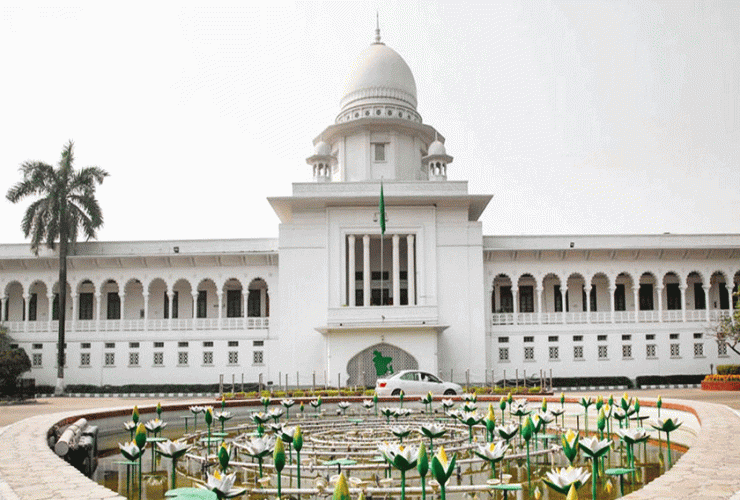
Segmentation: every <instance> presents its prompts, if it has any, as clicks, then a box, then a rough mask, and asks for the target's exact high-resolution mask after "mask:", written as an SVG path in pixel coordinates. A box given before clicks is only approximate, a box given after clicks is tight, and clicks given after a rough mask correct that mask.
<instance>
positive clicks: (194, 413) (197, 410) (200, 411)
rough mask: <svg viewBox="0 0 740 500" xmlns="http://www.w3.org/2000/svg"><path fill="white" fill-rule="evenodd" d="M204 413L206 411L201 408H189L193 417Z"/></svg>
mask: <svg viewBox="0 0 740 500" xmlns="http://www.w3.org/2000/svg"><path fill="white" fill-rule="evenodd" d="M205 411H206V409H205V408H203V407H202V406H191V407H190V412H191V413H192V414H193V415H197V414H198V413H204V412H205Z"/></svg>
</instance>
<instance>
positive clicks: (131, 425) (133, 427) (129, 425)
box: [123, 420, 136, 431]
mask: <svg viewBox="0 0 740 500" xmlns="http://www.w3.org/2000/svg"><path fill="white" fill-rule="evenodd" d="M123 426H124V427H125V428H126V430H127V431H132V430H136V422H134V421H133V420H129V421H128V422H124V423H123Z"/></svg>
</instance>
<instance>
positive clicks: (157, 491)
mask: <svg viewBox="0 0 740 500" xmlns="http://www.w3.org/2000/svg"><path fill="white" fill-rule="evenodd" d="M355 406H359V405H355ZM254 410H256V408H251V409H248V408H243V409H241V410H239V409H237V410H236V411H235V413H237V412H238V413H237V418H234V419H233V420H231V421H230V422H229V423H231V424H232V425H231V426H230V427H227V432H228V433H229V435H228V437H226V441H227V442H231V441H233V440H234V439H236V440H237V441H242V442H243V441H246V440H248V439H250V436H251V435H253V433H254V430H255V428H256V426H255V425H254V424H252V423H251V421H250V418H249V416H250V414H251V413H252V412H253V411H254ZM293 413H298V412H295V411H294V412H293ZM326 413H327V414H332V415H333V413H334V410H333V408H330V409H329V410H328V411H327V412H326ZM354 413H355V414H354V415H352V416H351V417H349V416H348V417H347V418H343V417H337V416H326V415H325V416H323V417H320V418H315V416H314V415H312V413H311V412H309V411H308V409H307V410H306V416H305V417H304V418H296V417H295V416H294V417H293V418H291V419H290V420H289V421H288V422H287V423H286V426H287V425H291V426H292V425H296V424H299V425H301V428H302V429H303V434H304V442H305V444H304V447H303V450H302V452H301V463H302V465H301V486H302V487H303V488H314V487H315V485H316V484H317V482H318V483H319V484H322V483H325V484H326V486H325V489H324V490H323V491H322V492H321V493H319V494H313V495H307V494H303V495H302V496H301V497H302V498H311V497H313V498H320V497H321V498H323V497H330V496H331V494H332V492H333V481H334V480H335V479H336V475H337V473H338V471H339V469H340V467H341V466H340V465H332V466H326V465H324V463H325V462H328V461H332V460H336V459H351V460H353V461H355V462H357V463H356V465H351V466H347V465H345V466H344V468H343V469H342V472H344V473H345V475H348V476H349V478H350V487H352V486H353V485H355V486H358V485H359V486H360V487H362V488H365V487H383V486H390V487H398V486H400V473H399V472H398V471H397V470H392V471H391V472H390V479H387V477H388V465H387V464H384V463H383V462H382V459H381V458H380V457H379V454H378V452H377V445H378V444H379V443H383V442H387V443H397V442H398V438H397V437H396V436H394V435H393V434H392V433H391V432H390V430H389V429H390V427H392V426H394V425H406V426H408V427H409V428H410V429H411V434H410V435H409V436H408V437H407V438H406V439H405V440H404V442H405V443H406V444H410V445H412V446H418V444H419V443H421V442H422V440H423V442H424V443H425V446H426V447H427V451H429V445H430V443H429V440H428V439H426V438H423V436H422V435H421V434H420V433H419V432H418V431H417V429H418V428H419V426H420V424H421V423H427V422H430V421H431V420H432V419H435V420H436V423H438V424H441V425H444V426H445V428H446V429H447V433H446V435H445V436H444V437H442V438H439V439H436V440H435V441H434V448H435V450H436V449H438V447H439V446H440V445H444V447H445V449H446V450H447V453H448V456H450V457H451V456H452V455H453V454H456V455H457V460H458V466H457V468H456V471H455V473H453V475H452V477H451V478H450V480H449V482H448V483H447V486H448V488H449V489H448V492H447V498H449V499H450V500H469V499H474V498H476V499H483V498H503V495H502V492H500V491H499V492H496V493H495V494H494V495H493V496H492V495H491V490H490V488H489V486H488V485H487V480H489V479H490V477H491V468H490V465H489V463H488V462H483V461H481V460H480V459H478V457H477V456H475V455H474V454H473V453H472V451H471V449H470V448H469V444H468V441H469V429H468V427H466V426H463V425H461V424H459V423H455V421H454V420H453V419H449V418H447V417H445V416H444V415H443V414H441V413H437V414H435V415H434V416H431V415H423V414H418V413H416V414H414V415H412V416H409V417H405V418H401V419H399V420H398V421H397V422H395V421H394V420H393V419H391V423H390V425H389V424H387V423H386V419H385V418H384V417H382V416H381V417H377V418H376V417H375V416H374V415H373V413H372V411H371V412H370V413H365V411H364V410H362V409H358V410H355V412H354ZM182 415H184V413H181V414H180V415H179V416H175V415H172V420H173V421H176V422H175V424H173V426H171V427H170V426H168V427H167V428H166V429H165V431H164V433H163V435H164V436H165V437H167V438H170V439H176V438H179V437H182V436H183V434H184V429H183V428H182V427H181V426H180V422H181V419H180V417H181V416H182ZM143 420H144V421H146V419H143ZM163 420H165V421H167V420H168V418H167V414H164V415H163ZM282 420H283V421H284V420H285V419H284V418H283V419H282ZM122 424H123V419H121V423H120V428H121V431H120V432H112V433H107V434H105V435H104V437H103V438H101V441H100V448H101V450H107V451H105V452H103V453H101V456H100V459H99V463H98V468H97V470H96V472H95V474H94V477H93V479H94V480H95V481H97V482H98V483H100V484H103V485H104V486H106V487H107V488H109V489H111V490H113V491H116V492H118V493H119V494H121V495H122V496H124V497H128V498H132V499H134V498H138V473H134V472H133V470H132V469H131V468H130V469H129V470H130V473H129V475H128V478H127V472H126V469H127V466H126V465H125V464H124V458H123V457H122V455H121V454H120V453H119V451H118V447H117V445H116V443H118V442H125V441H129V434H128V432H127V431H125V430H123V425H122ZM615 424H616V422H615ZM190 427H191V428H190V429H189V431H190V432H189V434H188V436H189V439H190V441H191V442H193V443H195V445H194V447H193V449H192V450H191V451H190V452H189V454H188V457H185V458H182V459H180V460H179V461H178V473H177V487H178V488H181V487H189V486H197V485H198V484H202V482H203V481H204V480H205V471H206V468H205V462H204V460H203V457H205V456H206V454H207V449H206V446H205V443H203V442H197V440H201V439H202V438H203V437H204V436H205V424H204V422H203V419H202V415H201V416H200V418H199V422H198V432H199V436H198V438H197V439H196V436H195V435H194V434H193V433H192V424H191V426H190ZM212 430H213V431H214V432H215V431H217V430H220V427H219V425H217V424H215V425H214V426H213V428H212ZM474 430H475V438H474V439H475V441H477V443H483V442H484V440H485V428H484V427H483V426H482V425H478V426H476V427H475V428H474ZM200 433H202V434H200ZM265 434H266V435H270V434H271V432H270V430H269V429H268V430H266V431H265ZM613 442H614V445H613V447H612V451H611V452H610V453H609V454H608V456H607V457H605V459H604V467H603V468H604V469H610V468H618V467H623V466H624V464H625V459H626V448H624V446H623V445H621V444H620V442H619V440H618V438H617V437H616V436H614V437H613ZM559 443H560V432H559V430H556V429H552V430H549V431H548V434H547V436H543V435H540V436H538V440H537V443H536V444H535V441H534V439H533V440H532V441H531V444H530V452H531V454H532V455H533V456H531V470H532V488H533V489H534V488H536V487H539V489H540V491H541V493H542V498H543V499H560V498H565V496H564V495H561V494H559V493H556V492H554V491H552V490H551V489H550V488H548V487H547V486H546V485H545V484H544V483H542V482H541V481H540V480H539V478H541V477H543V476H544V475H545V473H546V472H548V471H550V470H552V468H553V467H565V466H567V460H566V459H565V457H564V455H563V454H562V452H560V451H550V452H546V451H545V450H546V448H545V445H546V444H547V445H550V446H551V445H552V444H559ZM219 444H220V439H219V441H218V442H214V444H213V445H212V447H213V448H212V450H211V453H212V454H215V452H216V450H217V447H218V445H219ZM474 444H475V443H474ZM520 446H521V447H520ZM231 448H232V458H231V463H232V464H234V462H238V463H245V466H244V467H241V466H233V467H230V470H229V472H233V471H236V472H237V486H244V487H247V488H249V489H253V488H261V486H259V485H258V483H257V480H258V479H259V473H258V469H257V463H256V462H255V461H253V460H252V459H251V458H250V457H248V456H247V455H245V454H244V453H243V452H240V451H239V450H238V449H237V447H235V446H232V447H231ZM287 451H288V448H287V447H286V454H287ZM512 451H513V452H514V453H515V454H516V455H522V456H521V457H520V458H515V459H505V460H504V461H503V462H501V463H502V464H503V470H501V469H500V468H499V467H497V477H499V476H500V475H501V474H502V473H503V474H508V475H510V478H509V480H508V481H509V483H520V484H521V485H522V487H523V490H522V491H521V492H520V493H519V494H518V495H510V496H509V498H512V499H513V498H529V492H528V481H527V465H526V458H524V454H525V448H524V446H523V444H522V445H520V444H519V436H518V435H517V436H516V437H515V438H514V439H513V440H512ZM509 453H512V452H509ZM635 455H636V469H637V470H636V472H635V478H634V482H633V479H632V477H631V475H630V474H627V475H625V476H624V482H623V488H624V494H625V495H626V494H628V493H630V492H632V491H634V490H635V489H639V488H641V487H642V486H644V485H645V484H646V483H648V482H650V481H652V480H653V479H655V478H656V477H658V476H659V475H660V474H661V473H663V472H664V468H665V462H667V451H666V448H665V443H664V442H661V443H660V446H658V443H652V442H651V443H649V444H646V445H638V446H636V449H635ZM681 455H682V451H681V450H680V449H676V448H674V449H673V450H672V460H673V463H675V462H676V461H677V460H678V459H679V458H680V456H681ZM292 459H293V461H295V460H296V457H295V452H293V456H292ZM430 459H431V455H430ZM290 463H291V462H290V461H289V462H288V465H286V467H285V469H284V471H283V474H282V477H283V481H282V487H283V489H289V488H296V487H297V477H296V470H295V466H294V465H290ZM264 464H265V465H264V476H265V477H271V478H272V479H271V481H270V484H269V485H264V487H266V488H273V489H274V488H275V487H276V479H275V470H274V469H273V468H272V467H271V464H272V455H271V454H270V455H269V456H268V457H267V458H266V459H265V461H264ZM577 466H581V467H585V468H586V470H587V471H588V472H591V465H590V462H589V461H586V460H585V459H584V457H583V454H582V453H580V454H579V457H578V459H577ZM210 467H211V468H210V469H208V470H210V471H211V472H213V470H214V468H215V460H214V459H212V460H211V464H210ZM169 471H171V461H170V460H169V459H167V458H164V457H160V456H159V455H158V454H155V457H154V459H152V451H151V444H147V451H146V453H145V454H144V456H143V459H142V484H143V488H142V497H141V498H142V499H147V500H162V499H164V498H165V496H164V494H165V492H166V491H167V490H168V489H169V488H170V472H169ZM320 478H321V479H320ZM127 479H128V480H127ZM419 479H420V478H419V476H418V473H417V472H416V470H415V469H414V470H411V471H409V472H408V473H407V483H406V484H407V497H408V498H421V494H420V493H418V492H415V491H414V488H415V487H419V486H420V481H419ZM430 479H431V473H430V475H428V476H427V478H426V480H427V482H429V481H430ZM610 482H611V486H612V491H611V493H607V491H606V483H605V480H604V477H603V475H602V477H600V479H599V481H598V498H599V499H600V500H610V499H612V498H618V497H620V496H621V495H620V485H619V478H618V477H612V478H611V480H610ZM458 486H461V487H469V488H468V491H451V490H454V489H456V487H458ZM450 487H452V488H450ZM476 489H477V490H478V491H475V490H476ZM481 490H486V491H481ZM127 492H128V493H127ZM514 493H515V492H514ZM283 496H284V497H293V498H297V495H295V494H286V493H285V492H284V493H283ZM351 496H352V497H353V498H356V497H357V496H358V494H357V493H353V494H352V495H351ZM372 496H373V497H375V498H378V497H382V498H400V494H398V493H374V494H373V495H372ZM276 497H277V495H276V494H274V493H273V494H270V495H263V494H259V493H257V492H253V493H249V494H248V495H245V496H244V497H242V498H257V499H262V498H270V499H275V498H276ZM366 497H368V498H369V495H367V494H366ZM427 497H428V498H429V499H437V498H439V495H438V494H437V492H436V491H435V489H434V488H433V487H432V485H429V486H428V487H427ZM578 498H579V499H581V500H583V499H590V498H592V497H591V480H590V479H589V480H588V482H587V483H586V484H584V485H583V486H582V487H581V488H580V489H579V490H578Z"/></svg>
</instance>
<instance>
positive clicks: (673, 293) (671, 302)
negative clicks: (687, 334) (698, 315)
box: [665, 283, 681, 311]
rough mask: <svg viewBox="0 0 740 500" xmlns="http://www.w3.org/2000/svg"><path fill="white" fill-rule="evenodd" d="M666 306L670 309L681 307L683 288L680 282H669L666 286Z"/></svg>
mask: <svg viewBox="0 0 740 500" xmlns="http://www.w3.org/2000/svg"><path fill="white" fill-rule="evenodd" d="M665 294H666V308H667V309H668V310H669V311H676V310H678V309H681V290H679V288H678V283H668V284H667V285H666V287H665Z"/></svg>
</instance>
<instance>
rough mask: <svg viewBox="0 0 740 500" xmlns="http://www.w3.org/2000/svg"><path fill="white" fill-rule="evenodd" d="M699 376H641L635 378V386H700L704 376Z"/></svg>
mask: <svg viewBox="0 0 740 500" xmlns="http://www.w3.org/2000/svg"><path fill="white" fill-rule="evenodd" d="M705 375H706V374H701V375H693V374H692V375H641V376H639V377H637V379H636V380H637V386H638V387H642V386H646V385H677V384H696V385H698V384H701V381H702V380H704V376H705Z"/></svg>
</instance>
